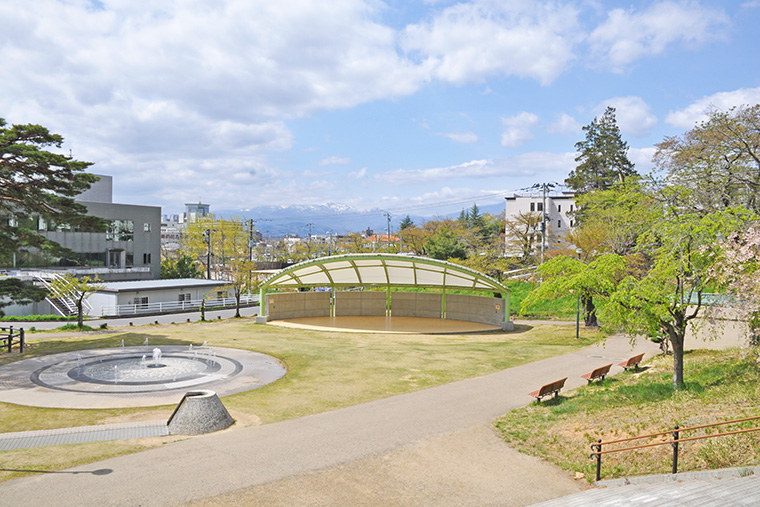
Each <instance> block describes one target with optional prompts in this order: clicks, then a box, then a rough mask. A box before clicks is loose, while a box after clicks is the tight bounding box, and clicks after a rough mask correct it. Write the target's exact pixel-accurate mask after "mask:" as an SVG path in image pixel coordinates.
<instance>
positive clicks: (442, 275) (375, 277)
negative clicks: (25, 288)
mask: <svg viewBox="0 0 760 507" xmlns="http://www.w3.org/2000/svg"><path fill="white" fill-rule="evenodd" d="M327 286H330V287H368V286H375V287H423V288H433V289H440V290H446V289H465V290H476V291H483V292H498V293H502V294H509V293H510V289H509V287H507V286H505V285H503V284H502V283H500V282H498V281H496V280H494V279H493V278H491V277H489V276H486V275H484V274H482V273H479V272H477V271H475V270H472V269H469V268H466V267H464V266H460V265H458V264H453V263H451V262H446V261H439V260H435V259H428V258H426V257H409V256H406V255H394V254H351V255H337V256H331V257H321V258H319V259H314V260H311V261H306V262H301V263H299V264H295V265H293V266H290V267H289V268H287V269H284V270H283V271H281V272H280V273H278V274H276V275H274V276H272V277H270V278H268V279H267V280H266V281H265V282H264V283H263V284H262V285H261V287H260V289H261V290H262V291H264V290H266V289H294V288H298V287H327Z"/></svg>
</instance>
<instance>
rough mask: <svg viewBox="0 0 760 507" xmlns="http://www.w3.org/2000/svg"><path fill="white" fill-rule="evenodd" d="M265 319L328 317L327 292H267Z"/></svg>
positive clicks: (328, 295) (328, 294)
mask: <svg viewBox="0 0 760 507" xmlns="http://www.w3.org/2000/svg"><path fill="white" fill-rule="evenodd" d="M266 300H267V303H266V304H267V313H266V315H267V319H268V320H277V319H298V318H301V317H329V316H330V293H329V292H286V293H281V294H267V295H266Z"/></svg>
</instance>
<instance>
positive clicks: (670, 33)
mask: <svg viewBox="0 0 760 507" xmlns="http://www.w3.org/2000/svg"><path fill="white" fill-rule="evenodd" d="M728 24H729V19H728V16H726V14H725V13H724V12H723V10H718V9H713V8H708V7H703V6H702V5H700V4H699V3H698V2H694V1H680V2H672V1H664V2H657V3H654V4H652V5H650V6H649V7H648V8H647V9H646V10H640V11H637V10H636V9H635V8H631V9H629V10H624V9H613V10H611V11H610V12H609V13H608V17H607V19H606V21H605V22H604V23H602V24H601V25H599V26H598V27H597V28H596V29H595V30H594V31H593V32H592V33H591V35H590V36H589V38H588V41H589V44H590V45H591V53H592V57H593V58H594V59H595V60H596V61H598V63H599V64H601V66H603V67H610V68H611V69H612V70H614V71H616V72H622V71H623V70H624V69H625V68H626V67H627V66H628V65H629V64H631V63H632V62H634V61H636V60H638V59H640V58H642V57H646V56H651V55H656V54H659V53H662V52H664V51H665V50H666V49H667V48H668V47H669V46H671V45H673V44H676V43H679V42H680V43H682V44H684V45H687V46H694V45H700V44H703V43H705V42H708V41H711V40H715V39H718V38H721V37H722V36H723V35H724V33H723V32H724V30H725V27H726V26H727V25H728Z"/></svg>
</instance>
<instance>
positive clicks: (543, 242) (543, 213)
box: [541, 183, 547, 264]
mask: <svg viewBox="0 0 760 507" xmlns="http://www.w3.org/2000/svg"><path fill="white" fill-rule="evenodd" d="M541 186H542V188H543V191H544V197H543V200H542V204H541V264H543V263H544V255H545V254H546V186H547V185H546V183H542V184H541Z"/></svg>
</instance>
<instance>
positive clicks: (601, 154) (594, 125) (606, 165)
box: [565, 107, 636, 194]
mask: <svg viewBox="0 0 760 507" xmlns="http://www.w3.org/2000/svg"><path fill="white" fill-rule="evenodd" d="M583 131H584V132H585V133H586V139H584V140H583V141H579V142H577V143H575V149H576V151H577V153H578V155H577V156H576V157H575V161H576V162H577V163H578V166H576V168H575V170H574V171H571V172H570V175H569V176H568V177H567V179H566V180H565V184H566V185H567V186H569V187H570V188H571V189H572V190H573V191H575V192H577V193H579V194H585V193H587V192H592V191H594V190H604V189H607V188H609V187H610V186H612V184H613V183H616V182H623V181H625V179H626V178H627V177H628V176H632V175H634V174H636V171H635V170H634V168H633V163H632V162H631V161H630V160H628V143H626V142H625V141H623V139H622V137H621V135H620V129H619V128H618V126H617V121H616V120H615V108H614V107H607V109H606V110H605V111H604V114H603V115H602V116H601V117H597V118H594V120H593V121H592V122H591V124H589V125H586V126H585V127H583Z"/></svg>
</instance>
